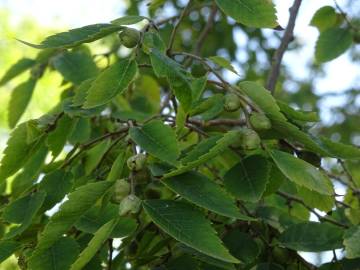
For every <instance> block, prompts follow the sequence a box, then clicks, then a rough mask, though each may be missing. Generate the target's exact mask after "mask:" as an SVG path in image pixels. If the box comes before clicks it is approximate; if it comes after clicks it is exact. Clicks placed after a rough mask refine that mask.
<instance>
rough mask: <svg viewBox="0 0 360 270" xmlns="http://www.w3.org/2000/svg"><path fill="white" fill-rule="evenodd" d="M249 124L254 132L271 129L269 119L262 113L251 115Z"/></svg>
mask: <svg viewBox="0 0 360 270" xmlns="http://www.w3.org/2000/svg"><path fill="white" fill-rule="evenodd" d="M249 121H250V124H251V126H252V127H253V129H255V130H268V129H270V128H271V122H270V120H269V118H267V117H266V115H265V114H263V113H252V114H251V115H250V119H249Z"/></svg>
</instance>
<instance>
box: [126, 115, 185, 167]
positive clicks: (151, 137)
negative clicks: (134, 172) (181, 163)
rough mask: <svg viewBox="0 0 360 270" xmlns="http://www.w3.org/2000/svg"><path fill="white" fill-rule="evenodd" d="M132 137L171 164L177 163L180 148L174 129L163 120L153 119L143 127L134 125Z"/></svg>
mask: <svg viewBox="0 0 360 270" xmlns="http://www.w3.org/2000/svg"><path fill="white" fill-rule="evenodd" d="M129 135H130V137H131V139H132V140H133V141H134V142H135V143H136V144H137V145H139V146H140V147H141V148H142V149H144V150H145V151H146V152H148V153H149V154H151V155H153V156H155V157H157V158H158V159H160V160H162V161H165V162H167V163H169V164H176V162H177V161H176V160H177V158H178V157H179V154H180V150H179V147H178V142H177V140H176V134H175V132H174V130H173V129H172V128H171V127H170V126H167V125H165V124H163V123H162V122H161V121H151V122H149V123H147V124H145V125H144V126H142V127H132V128H131V129H130V131H129Z"/></svg>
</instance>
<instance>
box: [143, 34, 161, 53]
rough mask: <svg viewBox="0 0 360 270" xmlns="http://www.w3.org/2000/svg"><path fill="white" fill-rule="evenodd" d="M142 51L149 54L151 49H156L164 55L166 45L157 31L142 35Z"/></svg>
mask: <svg viewBox="0 0 360 270" xmlns="http://www.w3.org/2000/svg"><path fill="white" fill-rule="evenodd" d="M142 49H143V50H144V52H145V53H146V54H149V53H150V52H151V50H152V49H157V50H158V51H159V52H161V53H165V51H166V45H165V43H164V41H163V40H162V38H161V36H160V35H159V32H158V31H152V30H150V31H147V32H145V34H144V38H143V43H142Z"/></svg>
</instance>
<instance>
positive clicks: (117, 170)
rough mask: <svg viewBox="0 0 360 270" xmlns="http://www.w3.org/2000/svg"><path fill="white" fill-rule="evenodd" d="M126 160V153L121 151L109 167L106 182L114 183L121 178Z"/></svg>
mask: <svg viewBox="0 0 360 270" xmlns="http://www.w3.org/2000/svg"><path fill="white" fill-rule="evenodd" d="M126 159H127V156H126V151H121V152H120V153H119V155H118V156H117V158H116V159H115V161H114V163H113V164H112V166H111V170H110V172H109V174H108V176H107V178H106V180H107V181H115V180H117V179H120V178H121V176H122V173H123V171H124V168H125V164H126Z"/></svg>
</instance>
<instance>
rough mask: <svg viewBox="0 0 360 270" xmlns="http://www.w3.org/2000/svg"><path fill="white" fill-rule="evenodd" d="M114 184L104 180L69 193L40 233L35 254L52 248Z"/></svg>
mask: <svg viewBox="0 0 360 270" xmlns="http://www.w3.org/2000/svg"><path fill="white" fill-rule="evenodd" d="M112 185H113V182H109V181H103V182H96V183H90V184H87V185H85V186H81V187H79V188H78V189H76V190H75V191H73V192H72V193H70V194H69V196H68V200H67V201H65V202H64V203H63V204H62V205H61V207H60V210H59V211H58V212H56V213H55V214H54V215H53V216H52V217H51V218H50V221H49V222H48V224H47V225H46V226H45V229H44V230H43V232H42V233H41V235H40V238H39V241H38V245H37V247H36V249H35V251H34V254H33V256H36V255H37V254H39V253H41V252H43V251H44V250H46V249H48V248H50V247H51V246H52V245H53V244H54V243H55V242H56V241H57V240H58V239H59V238H60V237H61V236H62V235H63V234H64V233H66V232H67V231H68V230H69V229H70V228H71V226H73V225H74V224H75V223H76V221H77V220H78V219H80V218H81V216H82V215H84V214H85V212H86V211H87V210H88V209H89V208H91V207H92V206H93V205H94V204H95V203H96V202H97V201H98V200H99V199H100V198H101V197H102V196H103V195H104V194H105V193H106V192H107V191H108V190H109V189H110V188H111V187H112Z"/></svg>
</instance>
